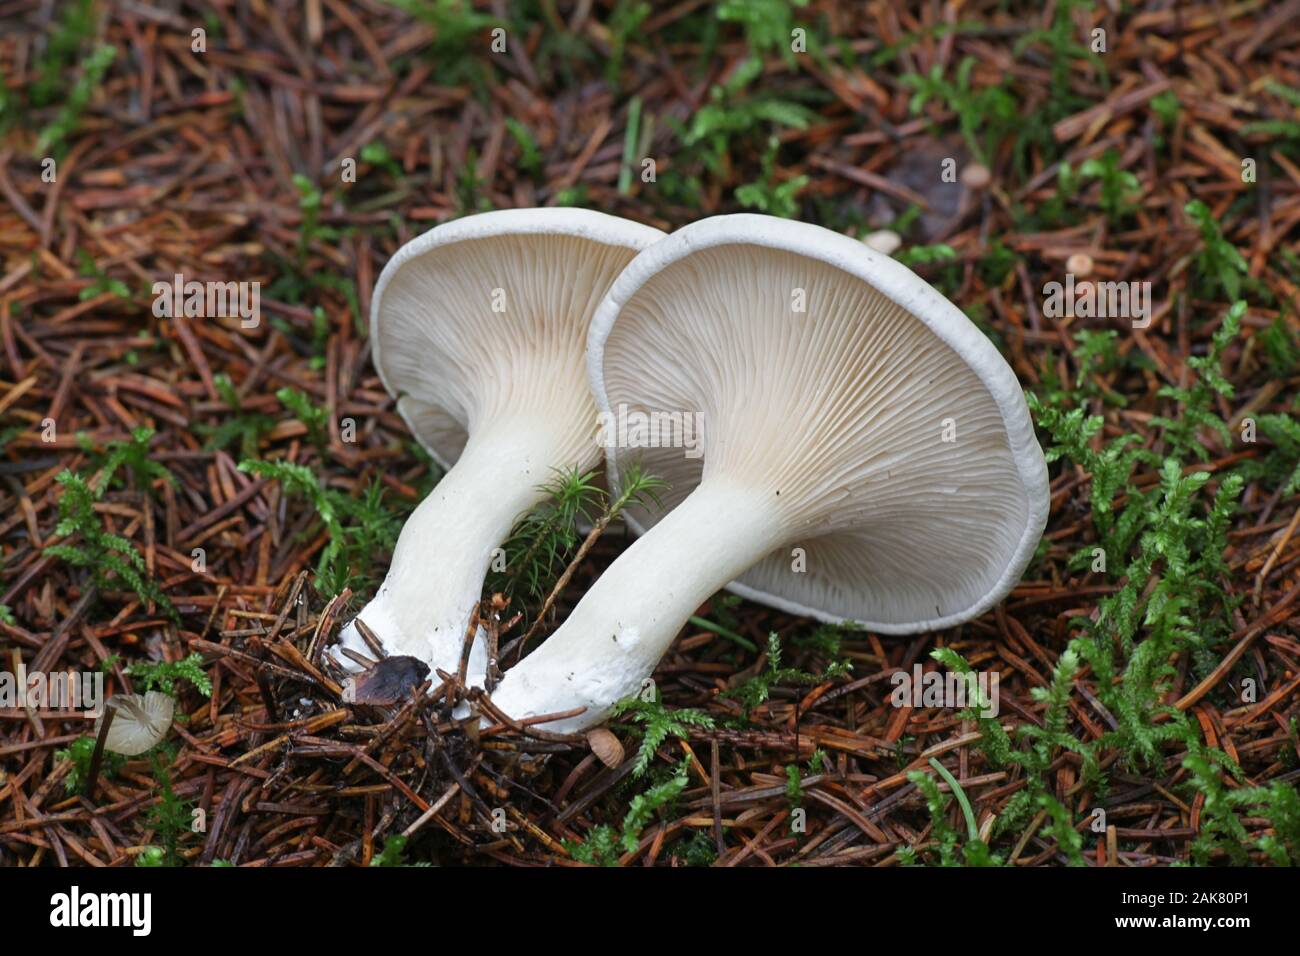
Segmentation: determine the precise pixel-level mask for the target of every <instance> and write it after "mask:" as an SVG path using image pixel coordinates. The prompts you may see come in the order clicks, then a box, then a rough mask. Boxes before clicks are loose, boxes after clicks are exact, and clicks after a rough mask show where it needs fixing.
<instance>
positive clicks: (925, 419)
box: [492, 215, 1049, 731]
mask: <svg viewBox="0 0 1300 956" xmlns="http://www.w3.org/2000/svg"><path fill="white" fill-rule="evenodd" d="M588 360H589V366H590V378H591V385H592V390H593V392H594V393H595V395H596V404H597V406H598V408H599V409H600V410H601V412H602V413H605V414H611V413H613V410H617V409H631V410H635V411H639V412H642V413H646V414H656V413H669V414H671V413H674V412H678V413H681V412H693V411H700V412H702V413H703V416H704V437H703V457H702V458H698V457H687V456H685V455H684V454H683V449H682V448H680V447H654V448H640V449H630V448H617V447H614V448H607V449H606V460H607V468H608V470H609V474H610V478H611V481H612V482H613V483H614V484H615V485H617V482H618V479H619V474H620V473H621V472H622V471H623V470H625V468H626V466H627V465H628V464H629V463H630V462H631V461H634V460H636V459H637V458H638V457H639V459H640V464H641V466H642V467H643V468H644V469H645V470H646V471H647V472H649V473H651V474H655V475H658V476H659V477H661V478H664V479H666V480H667V481H668V482H669V484H670V486H671V489H670V491H669V492H668V493H667V495H666V496H665V505H666V508H665V510H664V511H662V512H650V511H644V510H636V509H634V510H633V511H631V512H630V513H629V515H628V522H629V524H630V525H632V527H633V528H634V529H636V530H637V531H644V534H642V536H641V537H640V538H638V539H637V540H636V541H635V542H634V543H633V544H632V545H631V547H629V548H628V549H627V550H626V551H625V552H624V553H623V554H622V555H621V556H620V557H619V558H618V559H617V560H616V561H615V562H614V563H613V564H612V565H611V566H610V567H609V568H608V569H607V570H606V571H605V572H604V574H602V575H601V577H600V578H599V579H598V580H597V581H596V583H595V584H594V585H593V586H592V587H591V588H590V589H589V590H588V592H587V593H586V595H585V596H584V597H583V598H582V600H581V601H580V602H579V603H578V605H577V606H576V607H575V608H574V610H573V611H572V613H571V614H570V615H569V617H568V619H567V620H566V621H565V622H564V623H563V625H561V627H560V628H559V629H558V630H557V631H556V632H555V633H554V634H553V635H551V637H550V638H549V639H548V640H547V641H546V642H545V643H543V644H542V645H541V646H540V647H539V648H538V649H537V650H535V651H534V652H533V653H532V654H530V655H529V656H528V657H527V658H525V659H524V660H523V661H522V662H520V663H519V664H518V665H516V666H515V667H514V668H513V669H511V670H510V671H509V672H507V674H506V675H505V678H504V680H503V681H502V683H501V685H500V687H498V688H497V690H496V692H495V693H494V694H493V695H492V699H493V702H494V704H495V705H496V706H498V707H499V708H500V709H501V710H503V711H504V712H505V713H507V714H509V715H510V716H511V717H513V718H515V719H516V720H523V719H526V718H530V717H537V716H541V715H545V714H554V713H559V712H562V711H569V710H572V709H575V708H585V712H584V713H582V714H580V715H579V716H576V717H569V718H563V719H558V720H554V721H549V722H545V723H543V724H542V726H544V727H545V728H546V729H548V730H562V731H574V730H580V729H583V728H586V727H589V726H592V725H594V724H597V723H599V722H600V721H601V720H602V719H603V718H604V716H605V715H606V714H607V712H608V710H609V708H610V706H611V705H613V704H614V703H615V702H616V701H618V700H620V699H622V698H624V697H627V696H630V695H632V694H634V693H635V692H636V691H637V689H638V688H639V687H640V686H641V682H642V680H644V679H645V678H646V677H647V676H649V675H650V674H651V673H652V671H653V669H654V667H655V666H656V664H657V663H658V661H659V659H660V657H662V656H663V654H664V652H665V651H666V650H667V649H668V647H669V645H670V644H671V643H672V641H673V639H674V638H675V637H676V636H677V634H678V633H679V632H680V630H681V628H682V626H683V625H684V624H685V623H686V621H687V618H688V617H689V616H690V615H691V614H693V613H695V611H696V609H697V608H698V607H699V606H700V605H701V604H703V603H704V602H705V601H706V600H707V599H708V598H709V597H710V596H711V595H712V594H714V593H715V592H716V591H718V590H719V589H721V588H724V587H725V588H728V589H729V590H731V591H734V592H735V593H738V594H741V595H743V596H745V597H747V598H750V599H753V600H756V601H760V602H763V603H765V604H769V605H772V606H774V607H777V608H781V609H783V610H785V611H789V612H791V613H795V614H801V615H807V616H810V617H813V618H816V619H818V620H822V621H830V622H854V623H856V624H858V625H860V626H862V627H865V628H869V629H871V630H873V631H876V632H877V633H881V634H911V633H916V632H921V631H931V630H937V629H941V628H947V627H951V626H953V625H955V624H959V623H961V622H963V621H966V620H969V619H971V618H973V617H975V616H977V615H979V614H982V613H984V612H985V611H987V610H988V609H989V608H991V607H992V606H993V605H994V604H996V603H997V602H998V601H999V600H1001V599H1002V597H1003V596H1005V595H1006V593H1007V592H1008V591H1009V590H1010V589H1011V588H1012V587H1013V586H1014V585H1015V584H1016V582H1017V581H1018V580H1019V579H1020V576H1021V574H1022V572H1023V571H1024V568H1025V566H1026V565H1027V564H1028V562H1029V560H1030V558H1031V557H1032V556H1033V553H1034V549H1035V547H1036V546H1037V544H1038V542H1039V539H1040V538H1041V535H1042V531H1043V527H1044V525H1045V523H1046V520H1047V513H1048V504H1049V496H1048V480H1047V467H1046V464H1045V463H1044V460H1043V454H1042V451H1041V449H1040V448H1039V446H1038V442H1037V440H1036V438H1035V436H1034V427H1033V422H1032V421H1031V419H1030V416H1029V411H1028V408H1027V407H1026V404H1025V400H1024V396H1023V394H1022V392H1021V388H1020V385H1019V383H1018V382H1017V380H1016V377H1015V375H1014V373H1013V372H1012V371H1011V369H1010V368H1009V367H1008V366H1007V364H1006V362H1005V361H1004V360H1003V359H1002V357H1001V355H999V354H998V352H997V350H996V349H995V348H994V347H993V345H992V344H991V343H990V342H989V340H988V339H987V338H986V337H985V336H984V335H983V334H982V333H981V332H980V331H979V330H978V329H977V328H976V327H975V326H974V325H973V324H972V323H971V322H970V320H969V319H967V318H966V316H965V315H964V314H963V313H962V312H961V311H960V310H959V309H957V307H956V306H954V305H953V304H952V303H950V302H949V301H948V300H947V299H945V298H944V297H943V296H942V295H941V294H939V293H938V292H937V291H935V290H934V289H933V288H931V287H930V286H929V285H928V284H927V283H926V282H925V281H923V280H922V279H920V278H919V277H917V276H916V275H915V274H913V273H912V272H911V271H910V270H909V269H907V268H906V267H905V266H903V265H901V264H900V263H898V262H896V261H894V260H892V259H890V258H888V257H886V256H882V255H880V254H878V253H875V252H872V251H871V250H870V249H869V248H867V247H866V246H864V245H863V244H862V243H861V242H856V241H854V240H852V239H849V238H848V237H845V236H841V235H838V234H836V233H833V232H830V231H828V230H825V229H821V228H819V227H817V226H812V225H806V224H801V223H794V222H788V221H785V220H780V219H774V218H769V217H764V216H754V215H734V216H720V217H716V218H713V219H706V220H703V221H701V222H698V223H695V224H693V225H690V226H686V227H685V228H683V229H681V230H680V231H678V232H676V233H674V234H673V235H672V236H670V237H668V238H667V239H664V240H663V241H662V242H660V243H657V244H656V245H654V246H652V247H651V248H649V249H647V250H646V251H645V252H642V253H641V254H640V255H638V256H637V257H636V259H634V260H633V261H632V263H631V264H630V265H629V266H628V268H627V269H626V270H625V271H624V272H623V274H622V275H621V276H620V277H619V279H618V281H617V282H616V283H615V284H614V287H613V288H612V289H611V290H610V294H609V296H608V298H607V299H606V300H605V302H604V303H603V304H602V305H601V307H600V310H599V311H598V313H597V315H596V317H595V319H594V320H593V322H592V328H591V334H590V340H589V349H588Z"/></svg>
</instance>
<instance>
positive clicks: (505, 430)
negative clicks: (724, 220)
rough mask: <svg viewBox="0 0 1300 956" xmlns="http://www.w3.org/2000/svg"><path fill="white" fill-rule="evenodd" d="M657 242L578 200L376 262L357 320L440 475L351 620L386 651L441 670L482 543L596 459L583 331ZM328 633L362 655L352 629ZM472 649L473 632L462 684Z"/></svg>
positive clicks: (481, 571)
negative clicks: (552, 485) (564, 475)
mask: <svg viewBox="0 0 1300 956" xmlns="http://www.w3.org/2000/svg"><path fill="white" fill-rule="evenodd" d="M662 236H663V233H661V232H659V231H658V230H657V229H652V228H650V227H648V226H642V225H639V224H637V223H634V222H629V221H627V220H624V219H619V218H617V217H614V216H607V215H605V214H603V213H598V212H592V211H589V210H585V209H520V210H505V211H499V212H490V213H484V214H482V215H477V216H470V217H467V218H464V219H459V220H456V221H454V222H450V223H446V224H444V225H441V226H438V227H436V228H435V229H432V230H430V231H429V232H427V233H425V234H424V235H422V236H419V237H418V238H416V239H413V240H412V241H410V242H408V243H407V244H406V245H404V246H403V247H402V248H401V249H399V250H398V251H397V253H396V254H395V255H394V256H393V258H392V260H391V261H390V262H389V263H388V265H387V266H386V267H385V268H384V271H383V273H382V274H381V275H380V277H379V282H378V283H377V285H376V287H375V293H374V298H373V302H372V305H371V313H370V340H371V347H372V350H373V360H374V364H375V368H376V369H377V370H378V372H379V376H380V378H381V379H382V380H383V383H384V386H385V387H386V388H387V389H388V391H389V392H390V393H392V394H393V395H394V396H396V397H397V410H398V412H400V413H401V415H402V417H403V418H404V419H405V420H406V422H407V424H408V425H409V426H410V428H411V431H412V432H413V433H414V435H415V436H416V438H417V439H418V440H419V441H420V443H421V444H422V445H423V446H424V447H425V448H426V449H427V450H428V452H429V453H430V454H431V455H432V456H433V458H434V459H435V460H436V461H437V462H438V463H439V464H440V465H442V466H443V467H444V468H448V469H449V470H448V471H447V473H446V474H445V475H444V476H443V478H442V480H441V481H439V482H438V484H437V486H436V487H435V488H434V489H433V491H432V492H431V493H430V494H429V496H428V497H427V498H425V500H424V501H423V502H421V503H420V505H419V507H417V508H416V509H415V511H414V512H413V513H412V514H411V517H410V518H409V519H408V520H407V522H406V525H405V526H404V527H403V528H402V533H401V535H400V537H399V538H398V541H397V546H396V548H395V549H394V551H393V559H392V564H391V566H390V567H389V571H388V575H387V577H386V578H385V579H384V582H383V584H382V585H381V586H380V588H379V590H378V592H377V593H376V594H375V596H374V597H373V598H372V599H371V601H370V603H368V604H367V605H366V606H365V607H364V608H363V609H362V610H361V613H360V615H359V617H360V618H361V620H362V621H363V622H364V623H365V624H366V625H367V626H368V627H369V628H370V630H371V631H373V632H374V634H375V635H376V636H377V637H378V638H379V640H380V641H381V643H382V644H383V646H384V649H385V651H386V652H387V653H388V654H392V655H399V654H400V655H409V656H412V657H416V658H419V659H420V660H422V661H425V662H427V663H428V664H429V665H430V666H431V667H436V668H442V669H443V670H444V671H447V672H449V673H455V672H456V671H457V669H458V667H459V663H460V657H461V649H462V646H463V643H464V639H465V634H466V630H467V628H468V626H469V618H470V614H471V611H472V608H473V606H474V604H475V603H476V602H477V601H478V599H479V596H480V593H481V591H482V588H483V580H484V577H485V575H486V573H487V570H488V566H489V563H490V561H491V559H492V552H493V549H494V548H496V547H497V546H498V545H500V544H501V543H502V542H503V541H504V540H505V539H506V538H507V536H508V535H509V533H510V530H511V527H512V526H513V524H514V522H515V520H516V519H517V518H518V517H519V516H520V515H521V514H523V513H524V512H526V511H528V510H529V509H530V508H532V507H533V506H534V505H536V504H537V503H538V502H539V501H540V500H541V498H542V497H543V493H542V492H541V491H540V488H541V486H543V485H544V484H545V483H547V482H548V481H550V480H551V479H552V478H553V477H554V473H555V471H556V470H557V469H567V468H573V467H575V466H576V467H578V468H581V469H584V470H585V469H588V468H590V467H592V466H594V465H595V464H596V463H597V462H598V460H599V457H600V451H599V449H598V447H597V446H596V443H595V441H594V433H595V428H596V425H595V420H596V413H595V408H594V406H593V404H592V400H591V397H590V393H589V391H588V389H587V385H586V379H585V374H584V373H585V366H584V348H585V343H586V335H587V327H588V325H589V323H590V321H591V317H592V315H593V313H594V312H595V309H596V306H597V305H598V304H599V303H600V301H601V298H602V297H603V296H604V295H605V293H606V292H607V291H608V290H609V286H610V284H611V283H612V282H613V281H614V278H615V277H616V276H617V275H618V274H619V272H620V271H621V270H622V268H623V267H624V266H625V265H627V263H628V261H629V260H631V258H632V257H633V256H634V255H635V254H636V252H637V251H639V250H640V249H643V248H645V247H646V246H648V245H649V244H651V243H652V242H654V241H656V240H657V239H659V238H661V237H662ZM341 637H342V642H343V645H344V646H345V647H348V648H351V649H352V650H355V651H357V652H360V653H362V654H366V655H370V654H371V652H370V651H369V649H368V648H367V646H366V644H365V643H364V641H363V640H362V638H361V635H360V633H359V629H358V628H357V626H356V624H355V622H352V623H349V625H348V626H347V627H345V628H344V629H343V631H342V634H341ZM484 643H485V642H484V641H483V639H482V635H481V631H480V633H479V635H478V636H477V639H476V641H475V646H474V649H473V652H472V655H471V659H470V663H469V675H470V678H471V681H472V682H473V683H476V684H477V683H481V680H482V675H483V673H484V670H485V667H486V652H485V648H484ZM345 664H347V665H350V666H355V665H351V662H350V661H346V660H345Z"/></svg>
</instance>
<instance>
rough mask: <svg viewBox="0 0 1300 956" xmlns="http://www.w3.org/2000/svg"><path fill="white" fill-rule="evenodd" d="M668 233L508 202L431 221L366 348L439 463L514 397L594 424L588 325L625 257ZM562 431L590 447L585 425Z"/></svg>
mask: <svg viewBox="0 0 1300 956" xmlns="http://www.w3.org/2000/svg"><path fill="white" fill-rule="evenodd" d="M663 235H664V234H663V233H662V232H660V231H659V230H658V229H654V228H652V227H650V226H643V225H641V224H639V223H635V222H631V221H629V220H626V219H620V218H618V217H617V216H609V215H606V214H605V213H600V212H594V211H592V210H588V209H567V208H566V209H549V208H548V209H506V210H498V211H495V212H486V213H481V214H479V215H474V216H466V217H465V218H463V219H457V220H454V221H452V222H448V223H444V224H443V225H440V226H436V227H434V228H433V229H431V230H429V231H428V232H426V233H424V234H423V235H420V236H417V237H416V238H414V239H412V240H411V241H409V242H407V243H406V244H405V245H404V246H402V247H401V248H400V249H398V250H397V252H396V253H394V255H393V257H392V259H390V260H389V262H388V264H387V265H386V266H385V267H384V271H383V272H382V273H380V276H379V281H378V283H377V284H376V286H375V292H374V296H373V299H372V302H371V308H370V341H371V348H372V357H373V361H374V365H375V369H376V370H377V371H378V372H379V378H380V380H381V381H383V383H384V387H385V388H386V389H388V391H389V392H390V393H391V394H392V395H393V396H395V397H396V398H397V410H398V412H399V413H400V414H401V416H402V418H403V419H405V420H406V423H407V425H408V426H409V427H410V429H411V432H412V434H414V435H415V437H416V440H417V441H419V442H420V444H421V445H422V446H423V447H424V448H425V450H426V451H428V452H429V454H430V455H432V456H433V458H434V460H435V461H437V462H438V464H439V465H441V466H442V467H443V468H450V467H451V466H452V465H453V464H454V463H455V462H456V459H457V458H459V457H460V453H461V451H462V450H463V449H464V447H465V442H466V440H467V439H468V436H469V433H470V432H472V431H473V430H474V426H475V423H476V422H477V421H480V420H484V419H487V418H491V417H493V416H494V415H497V414H500V413H501V412H503V411H507V412H508V411H509V410H510V409H512V408H515V409H518V408H519V406H521V405H527V404H531V405H534V406H537V405H538V403H541V406H542V407H540V408H538V409H537V410H540V411H543V412H549V413H550V414H549V417H550V419H552V420H556V421H560V420H563V421H569V420H571V419H572V416H573V413H574V411H575V409H576V410H577V412H578V414H581V415H582V416H583V422H582V424H583V425H584V426H586V425H587V424H588V421H587V419H588V418H589V417H590V418H591V420H593V421H594V413H593V415H591V416H588V415H587V412H588V411H592V410H591V409H590V399H589V398H588V396H587V390H586V388H585V383H584V381H583V366H582V350H583V346H584V344H585V341H586V332H587V326H588V323H589V322H590V319H591V316H592V314H593V313H594V311H595V309H596V306H597V305H598V304H599V303H600V300H601V297H602V296H603V295H604V294H605V292H606V291H607V290H608V288H609V285H610V283H611V282H613V280H614V277H615V276H617V275H618V273H619V271H620V270H621V269H622V268H623V266H624V265H626V264H627V263H628V261H630V260H631V258H632V257H633V256H634V255H635V254H636V252H638V251H639V250H641V249H643V248H645V247H646V246H648V245H650V244H651V243H652V242H655V241H656V240H658V239H661V238H663ZM494 304H496V305H502V304H503V305H504V311H494V310H493V306H494ZM524 366H527V367H526V368H525V367H524ZM550 403H554V404H555V406H556V407H555V408H554V409H552V408H551V407H550ZM566 437H567V438H568V439H570V440H572V441H575V442H580V443H582V444H583V448H582V451H583V452H587V451H588V449H587V448H586V443H587V441H588V439H589V437H590V436H589V434H588V433H587V432H586V431H584V432H583V433H582V434H581V435H573V434H568V433H566Z"/></svg>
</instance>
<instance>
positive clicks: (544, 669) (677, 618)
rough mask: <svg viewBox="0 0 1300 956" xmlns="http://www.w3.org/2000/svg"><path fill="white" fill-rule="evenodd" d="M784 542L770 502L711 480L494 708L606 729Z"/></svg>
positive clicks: (537, 654) (520, 668)
mask: <svg viewBox="0 0 1300 956" xmlns="http://www.w3.org/2000/svg"><path fill="white" fill-rule="evenodd" d="M784 540H785V535H784V529H783V527H782V525H781V522H780V520H779V517H778V515H777V512H776V510H775V508H774V507H773V506H772V505H770V504H769V503H768V501H767V498H766V496H765V495H764V494H762V493H760V492H758V491H756V490H754V489H752V488H747V487H744V486H742V485H739V484H736V483H734V482H730V481H727V480H726V479H723V478H719V477H713V478H706V479H705V480H704V481H703V482H701V483H700V485H699V486H698V487H697V488H696V489H695V490H694V491H693V492H691V494H690V495H689V496H687V498H686V500H684V501H683V502H682V503H681V504H679V505H678V506H677V507H676V508H674V509H673V510H672V511H671V512H669V513H668V514H667V515H665V516H664V518H663V519H662V520H661V521H660V522H659V523H658V524H657V525H655V526H654V527H653V528H651V529H650V530H649V531H647V532H646V533H645V534H644V535H642V536H641V537H640V538H639V539H637V541H636V542H635V543H633V545H632V546H631V547H630V548H628V549H627V551H625V552H624V553H623V554H622V555H620V556H619V558H618V559H617V560H616V561H615V562H614V563H613V564H612V565H610V567H609V569H608V570H606V571H605V573H604V574H602V575H601V576H600V578H599V579H598V580H597V581H596V583H595V584H594V585H592V587H591V589H590V590H589V591H588V592H587V594H586V595H585V596H584V597H583V598H582V600H581V601H579V602H578V606H577V607H575V608H574V609H573V613H572V614H570V615H569V618H568V620H566V621H565V622H564V624H563V625H562V626H561V627H560V629H559V630H557V631H556V632H555V633H554V634H552V635H551V636H550V638H548V639H547V640H546V641H545V642H544V643H543V644H542V646H541V647H539V648H538V649H537V650H536V651H534V652H533V653H532V654H530V655H529V656H528V657H526V658H525V659H524V660H523V661H522V662H520V663H519V664H518V665H516V666H515V667H513V668H512V669H511V670H509V671H507V672H506V675H505V678H504V679H503V680H502V682H501V686H500V687H498V688H497V690H496V692H495V693H494V694H493V695H492V701H493V703H494V704H495V705H496V706H497V707H498V708H500V709H501V710H502V711H504V712H505V713H507V714H509V715H510V716H511V717H513V718H515V719H516V720H522V719H524V718H527V717H536V716H540V715H542V714H554V713H559V712H560V711H565V710H572V709H574V708H577V707H585V708H587V710H586V712H585V713H583V714H580V715H579V716H577V717H570V718H565V719H562V720H556V721H551V722H548V723H546V724H544V725H542V726H543V727H544V728H545V729H546V730H549V731H560V732H573V731H577V730H583V729H585V728H587V727H591V726H592V725H594V724H598V723H600V722H601V721H602V720H603V719H604V717H605V715H606V714H607V713H608V712H609V708H610V707H611V706H612V705H613V704H615V703H616V702H617V701H619V700H621V699H622V698H624V697H629V696H631V695H633V694H635V693H637V692H638V691H639V690H640V689H641V686H642V682H643V681H644V680H645V678H647V677H649V676H650V675H651V673H653V672H654V669H655V666H656V665H657V664H658V663H659V659H660V658H661V657H663V655H664V653H665V652H666V651H667V650H668V648H669V646H670V645H671V644H672V642H673V639H674V638H675V637H676V636H677V634H678V632H680V631H681V629H682V625H684V624H685V623H686V621H687V619H688V618H689V617H690V616H691V615H692V614H694V613H695V610H696V609H697V608H698V607H699V606H700V605H701V604H703V603H704V601H705V600H706V599H708V598H709V597H710V596H711V595H712V594H714V593H715V592H717V591H718V590H719V589H720V588H722V587H723V586H724V585H726V584H727V583H728V582H729V581H731V580H733V579H734V578H736V577H738V576H739V575H741V574H743V573H744V572H745V571H746V570H747V569H748V568H749V567H751V566H752V565H754V564H755V563H757V562H758V561H759V559H761V558H762V557H764V556H765V555H767V554H769V553H770V552H772V551H773V550H774V549H776V548H777V547H779V546H780V545H781V543H782V541H784Z"/></svg>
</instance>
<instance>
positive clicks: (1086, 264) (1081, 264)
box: [1065, 252, 1093, 279]
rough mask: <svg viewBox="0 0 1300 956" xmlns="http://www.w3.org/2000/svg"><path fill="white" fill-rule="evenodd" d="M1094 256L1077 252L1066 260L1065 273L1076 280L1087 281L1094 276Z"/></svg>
mask: <svg viewBox="0 0 1300 956" xmlns="http://www.w3.org/2000/svg"><path fill="white" fill-rule="evenodd" d="M1092 264H1093V263H1092V256H1090V255H1088V253H1086V252H1075V253H1072V254H1071V255H1070V257H1069V258H1068V259H1066V260H1065V271H1066V272H1068V273H1070V274H1071V275H1072V276H1074V277H1075V278H1076V279H1086V278H1088V276H1090V275H1092Z"/></svg>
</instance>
